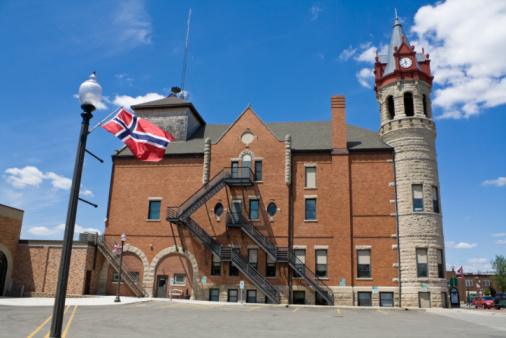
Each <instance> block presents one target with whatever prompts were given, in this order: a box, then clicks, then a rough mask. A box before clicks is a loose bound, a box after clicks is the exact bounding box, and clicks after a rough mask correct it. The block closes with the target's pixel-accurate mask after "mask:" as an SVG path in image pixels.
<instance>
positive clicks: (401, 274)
mask: <svg viewBox="0 0 506 338" xmlns="http://www.w3.org/2000/svg"><path fill="white" fill-rule="evenodd" d="M375 76H376V87H375V91H376V97H377V100H378V103H379V107H380V108H379V113H380V116H381V126H380V127H379V133H378V132H375V131H370V130H366V129H363V128H360V127H356V126H352V125H348V124H346V107H345V106H346V105H345V97H344V96H332V97H331V98H330V110H331V117H332V118H331V120H330V121H311V122H281V123H264V122H263V121H262V119H261V117H260V116H261V115H262V112H258V114H257V112H255V111H254V110H253V109H252V107H250V106H248V107H247V108H246V109H245V110H244V111H243V112H242V113H240V112H238V117H237V119H236V120H235V121H234V122H233V123H232V124H217V125H209V124H207V123H206V122H205V120H204V118H203V117H202V116H201V115H200V113H199V112H198V111H197V109H196V107H194V106H193V104H192V103H190V102H187V101H185V100H183V99H181V98H179V97H177V96H175V95H170V96H169V97H167V98H164V99H161V100H157V101H153V102H147V103H144V104H140V105H136V106H133V107H132V109H133V110H134V111H135V113H136V115H137V116H139V117H142V118H144V119H146V120H148V121H150V122H152V123H154V124H156V125H158V126H159V127H161V128H163V129H165V130H166V131H168V132H169V133H171V134H172V135H173V136H174V137H175V138H176V141H174V142H172V143H170V145H169V146H168V147H167V150H166V153H165V156H164V158H163V159H162V160H161V161H160V162H157V163H152V162H141V161H138V160H137V159H135V158H134V157H133V155H132V153H131V152H130V151H129V150H128V148H126V147H124V148H122V149H120V150H118V151H116V152H115V154H114V156H113V168H112V177H111V188H110V193H109V194H110V195H109V205H108V212H107V220H106V226H105V232H104V235H103V236H101V237H100V238H96V237H93V238H90V239H92V240H93V241H92V242H90V241H88V240H84V239H85V238H83V241H81V242H75V243H74V250H73V252H72V264H71V266H72V267H71V269H74V270H72V271H73V272H72V273H71V274H70V278H71V281H69V290H68V292H67V293H68V294H71V293H74V292H75V293H76V294H88V293H90V294H95V293H96V294H115V292H116V289H117V286H118V284H117V283H118V273H117V272H118V268H119V256H118V255H117V254H116V252H115V248H114V246H113V242H114V240H115V241H117V242H118V243H119V242H120V237H121V234H122V233H125V234H126V235H127V240H126V243H125V247H124V254H123V271H124V272H125V273H124V274H123V275H122V279H123V281H124V283H122V284H121V285H120V287H121V290H120V292H121V294H122V295H131V296H152V297H168V296H170V293H171V286H170V285H169V284H170V283H169V281H171V280H172V282H173V283H172V294H173V295H174V296H178V297H188V298H192V299H202V300H212V301H229V302H238V301H240V299H241V295H242V296H243V297H244V300H245V301H247V302H272V303H305V304H329V305H332V304H334V305H358V306H370V305H379V306H398V305H400V304H402V306H415V307H418V306H420V307H431V306H433V307H441V306H443V307H445V306H446V304H447V292H448V288H447V282H446V278H445V273H444V266H445V261H444V239H443V230H442V216H441V207H440V201H439V179H438V169H437V159H436V151H435V137H436V132H435V124H434V121H433V119H432V111H431V104H430V92H431V88H432V76H431V73H430V60H429V59H428V55H423V54H421V53H416V52H415V51H414V47H411V46H410V45H409V42H408V40H407V38H406V36H405V34H404V32H403V30H402V27H401V25H400V24H399V22H398V20H397V19H396V21H395V24H394V28H393V34H392V38H391V42H390V47H389V50H388V53H387V55H378V56H377V57H376V64H375ZM371 95H372V93H371ZM206 113H209V112H206ZM0 211H2V209H0ZM7 213H8V214H9V215H11V216H12V215H14V216H15V217H14V220H13V221H12V222H14V223H15V222H16V220H18V221H19V217H21V218H22V212H21V214H20V211H12V210H10V211H9V212H7ZM16 217H17V218H16ZM16 224H17V223H16ZM19 224H20V223H19ZM13 229H14V230H16V229H17V228H15V227H14V228H13ZM14 230H12V231H14ZM19 230H20V225H19V229H18V230H16V231H17V236H18V238H19ZM14 235H16V233H13V238H14V237H16V236H14ZM14 242H16V241H14ZM14 242H13V241H10V242H9V241H4V239H3V237H2V241H1V242H0V252H1V253H4V255H5V256H6V257H7V262H8V265H7V269H6V268H5V266H6V265H0V267H2V268H3V269H4V270H5V271H7V274H10V273H11V272H9V270H8V267H9V266H11V265H9V264H10V263H9V262H10V261H12V260H13V258H12V256H13V253H14V252H16V254H15V255H17V256H18V257H21V258H20V260H19V264H17V265H16V267H15V273H14V274H13V276H14V280H13V283H12V284H13V289H14V290H18V289H19V288H20V287H21V286H22V285H24V286H25V288H26V287H27V286H29V287H28V289H26V290H27V291H29V292H32V293H34V294H53V293H54V288H55V285H56V283H55V282H54V279H55V278H56V270H55V269H57V264H58V262H59V253H60V250H61V242H55V241H52V242H51V243H50V242H47V241H46V242H42V241H19V242H16V243H17V244H13V243H14ZM9 246H10V247H9ZM6 248H7V249H6ZM6 252H7V253H6ZM9 255H10V256H11V258H9ZM0 257H3V256H1V255H0ZM1 271H3V270H0V272H1ZM5 280H9V279H8V278H7V279H4V283H5ZM0 282H2V281H1V280H0ZM4 288H5V287H4Z"/></svg>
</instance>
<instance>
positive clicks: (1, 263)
mask: <svg viewBox="0 0 506 338" xmlns="http://www.w3.org/2000/svg"><path fill="white" fill-rule="evenodd" d="M5 278H7V257H6V256H5V255H4V253H3V252H1V251H0V296H3V293H4V287H5V282H6V280H5Z"/></svg>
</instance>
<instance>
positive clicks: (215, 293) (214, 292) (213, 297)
mask: <svg viewBox="0 0 506 338" xmlns="http://www.w3.org/2000/svg"><path fill="white" fill-rule="evenodd" d="M209 300H210V301H211V302H219V301H220V289H209Z"/></svg>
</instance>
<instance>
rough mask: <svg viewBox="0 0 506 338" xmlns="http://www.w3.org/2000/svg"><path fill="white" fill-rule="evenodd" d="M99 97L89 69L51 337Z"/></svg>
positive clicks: (60, 308)
mask: <svg viewBox="0 0 506 338" xmlns="http://www.w3.org/2000/svg"><path fill="white" fill-rule="evenodd" d="M101 98H102V87H100V85H99V84H98V82H97V77H96V76H95V72H93V74H92V75H91V76H90V77H89V79H88V80H86V81H85V82H83V83H82V84H81V86H80V87H79V99H80V100H81V104H82V105H81V109H82V110H83V113H82V114H81V116H82V117H83V122H82V124H81V133H80V135H79V142H78V146H77V156H76V163H75V166H74V177H73V179H72V187H71V189H70V198H69V206H68V211H67V221H66V223H65V234H64V235H63V245H62V251H61V259H60V268H59V271H58V284H57V286H56V294H55V299H54V307H53V320H52V322H51V337H61V329H62V324H63V312H64V308H65V296H66V293H67V282H68V277H69V267H70V257H71V254H72V241H73V239H74V228H75V225H76V214H77V202H78V200H79V188H80V186H81V176H82V173H83V162H84V153H85V151H86V140H87V139H88V128H89V126H90V120H91V119H92V118H93V115H92V112H93V111H94V110H95V106H96V105H97V104H98V103H99V102H100V99H101Z"/></svg>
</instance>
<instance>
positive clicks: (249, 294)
mask: <svg viewBox="0 0 506 338" xmlns="http://www.w3.org/2000/svg"><path fill="white" fill-rule="evenodd" d="M256 302H257V290H248V291H246V303H256Z"/></svg>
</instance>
